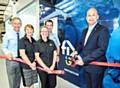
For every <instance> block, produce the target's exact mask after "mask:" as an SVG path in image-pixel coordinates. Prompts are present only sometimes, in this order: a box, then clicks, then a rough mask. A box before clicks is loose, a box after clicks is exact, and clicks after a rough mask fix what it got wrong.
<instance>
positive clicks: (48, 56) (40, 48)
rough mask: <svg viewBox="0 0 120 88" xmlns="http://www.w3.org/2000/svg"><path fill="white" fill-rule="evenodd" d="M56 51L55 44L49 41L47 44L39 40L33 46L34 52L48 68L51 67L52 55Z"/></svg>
mask: <svg viewBox="0 0 120 88" xmlns="http://www.w3.org/2000/svg"><path fill="white" fill-rule="evenodd" d="M56 49H57V48H56V46H55V43H54V42H53V41H52V40H50V39H48V41H47V42H44V41H43V40H42V39H40V40H38V41H37V43H36V45H35V52H37V53H39V55H40V58H41V59H42V61H43V62H44V63H45V64H46V65H47V66H48V67H50V66H51V65H52V62H53V54H54V50H56Z"/></svg>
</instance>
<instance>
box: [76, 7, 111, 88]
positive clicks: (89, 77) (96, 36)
mask: <svg viewBox="0 0 120 88" xmlns="http://www.w3.org/2000/svg"><path fill="white" fill-rule="evenodd" d="M98 19H99V15H98V12H97V10H96V9H95V8H90V9H89V10H88V11H87V15H86V20H87V23H88V28H86V29H85V30H83V33H82V36H81V41H80V44H79V47H78V48H77V52H78V53H79V55H78V56H77V57H78V60H76V64H78V65H81V66H82V69H83V70H84V73H83V74H84V78H86V80H85V81H86V85H87V88H101V85H102V79H103V74H104V70H105V67H101V66H96V65H90V64H89V63H90V62H92V61H98V62H104V61H106V58H105V52H106V49H107V46H108V41H109V31H108V29H107V28H106V27H104V26H102V25H100V24H99V23H98ZM77 52H75V53H77ZM75 53H74V54H75ZM81 79H82V78H81ZM82 88H83V87H82Z"/></svg>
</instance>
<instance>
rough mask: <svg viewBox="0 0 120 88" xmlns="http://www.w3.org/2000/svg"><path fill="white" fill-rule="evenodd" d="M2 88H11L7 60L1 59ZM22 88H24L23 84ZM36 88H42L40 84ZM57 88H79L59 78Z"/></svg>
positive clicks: (0, 84)
mask: <svg viewBox="0 0 120 88" xmlns="http://www.w3.org/2000/svg"><path fill="white" fill-rule="evenodd" d="M0 55H3V52H2V50H1V44H0ZM0 88H9V85H8V80H7V74H6V67H5V60H3V59H0ZM21 88H23V86H22V83H21ZM35 88H41V87H40V83H36V84H35ZM56 88H79V87H77V86H75V85H73V84H71V83H69V82H68V81H66V80H64V79H62V78H60V77H57V86H56Z"/></svg>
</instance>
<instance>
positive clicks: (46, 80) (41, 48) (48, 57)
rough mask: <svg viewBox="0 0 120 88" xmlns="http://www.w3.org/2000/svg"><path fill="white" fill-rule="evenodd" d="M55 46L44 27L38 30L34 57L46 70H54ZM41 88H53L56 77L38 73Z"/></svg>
mask: <svg viewBox="0 0 120 88" xmlns="http://www.w3.org/2000/svg"><path fill="white" fill-rule="evenodd" d="M56 49H57V48H56V46H55V44H54V42H53V41H52V40H50V39H49V33H48V30H47V28H46V27H42V28H41V29H40V39H39V40H38V41H37V43H36V45H35V57H36V60H37V62H38V64H39V65H40V66H41V67H43V68H44V69H47V70H54V69H55V63H56V56H57V53H56ZM38 73H39V77H40V80H41V85H42V88H55V86H56V75H54V74H48V73H46V72H43V71H38Z"/></svg>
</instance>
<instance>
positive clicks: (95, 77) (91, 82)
mask: <svg viewBox="0 0 120 88" xmlns="http://www.w3.org/2000/svg"><path fill="white" fill-rule="evenodd" d="M103 75H104V71H103V72H101V73H97V72H95V73H93V72H85V78H86V83H87V88H102V81H103Z"/></svg>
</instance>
